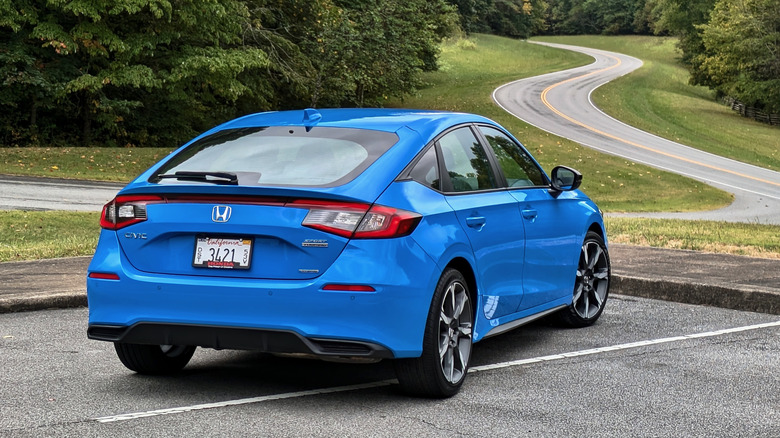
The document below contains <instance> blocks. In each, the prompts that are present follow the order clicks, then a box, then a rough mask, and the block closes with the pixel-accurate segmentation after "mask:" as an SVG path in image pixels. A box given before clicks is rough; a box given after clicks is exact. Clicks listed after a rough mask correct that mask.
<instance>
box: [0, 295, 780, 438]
mask: <svg viewBox="0 0 780 438" xmlns="http://www.w3.org/2000/svg"><path fill="white" fill-rule="evenodd" d="M86 318H87V310H86V309H85V308H75V309H61V310H45V311H36V312H21V313H7V314H3V315H0V338H1V341H2V344H1V345H2V351H3V354H2V355H0V369H2V370H3V373H2V374H0V388H2V389H1V390H0V399H1V400H3V401H2V402H0V435H2V436H4V437H5V436H9V437H16V436H139V435H143V436H193V435H197V436H274V437H276V436H290V437H292V436H296V437H297V436H487V435H491V436H556V437H559V436H584V435H587V436H766V437H770V436H771V437H774V436H777V431H778V430H780V401H779V400H778V397H777V394H778V393H779V392H780V379H778V378H777V376H778V375H780V361H779V360H778V358H780V355H779V354H778V353H779V352H780V318H778V317H777V316H775V315H769V314H761V313H752V312H743V311H735V310H729V309H720V308H714V307H706V306H695V305H688V304H680V303H672V302H666V301H657V300H649V299H644V298H636V297H629V296H622V295H615V296H613V297H612V299H611V301H610V302H609V303H608V305H607V310H606V312H605V314H604V316H603V317H602V319H601V320H600V321H599V322H598V323H597V324H596V325H595V326H593V327H590V328H585V329H576V330H572V329H563V328H560V327H558V326H556V325H554V324H552V323H550V322H549V321H542V322H539V323H536V324H532V325H529V326H526V327H523V328H520V329H518V330H515V331H512V332H509V333H507V334H505V335H502V336H498V337H495V338H491V339H488V340H486V341H484V342H481V343H478V344H477V345H476V348H475V351H474V358H473V360H474V368H473V370H472V373H471V374H470V375H469V377H468V380H467V382H466V384H465V386H464V387H463V390H462V391H461V393H460V394H458V395H457V396H455V397H453V398H450V399H447V400H427V399H415V398H408V397H405V396H403V395H400V394H399V393H398V392H397V391H396V388H395V386H394V382H393V374H392V367H391V366H390V364H389V363H388V362H380V363H378V364H371V365H366V364H337V363H327V362H320V361H311V360H302V359H290V358H277V357H273V356H268V355H263V354H259V353H254V352H237V351H214V350H203V349H199V350H198V351H197V352H196V354H195V357H194V359H193V361H192V362H191V363H190V365H189V366H188V367H187V368H186V369H185V372H184V373H183V374H181V375H179V376H176V377H143V376H139V375H135V374H133V373H131V372H129V371H127V370H126V369H125V368H124V367H123V366H122V365H121V363H119V361H118V359H117V358H116V355H115V354H114V351H113V347H112V346H111V344H108V343H103V342H96V341H89V340H87V339H86V335H85V330H86V323H85V322H86Z"/></svg>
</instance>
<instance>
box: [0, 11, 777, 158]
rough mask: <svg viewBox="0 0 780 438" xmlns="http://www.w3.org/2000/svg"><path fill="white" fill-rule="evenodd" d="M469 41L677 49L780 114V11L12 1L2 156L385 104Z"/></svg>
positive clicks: (716, 79)
mask: <svg viewBox="0 0 780 438" xmlns="http://www.w3.org/2000/svg"><path fill="white" fill-rule="evenodd" d="M461 32H465V33H472V32H487V33H495V34H498V35H505V36H509V37H514V38H527V37H530V36H532V35H539V34H583V33H587V34H662V35H674V36H678V37H680V46H681V49H682V52H683V56H682V61H683V62H684V63H685V64H686V66H688V68H689V69H690V71H691V75H692V76H691V78H692V82H693V83H696V84H702V85H707V86H710V87H712V88H713V89H716V90H718V91H719V93H721V94H724V95H729V96H732V97H734V98H736V99H739V100H740V101H742V102H744V103H745V104H747V105H751V106H756V107H759V108H762V109H764V110H767V111H769V112H780V108H778V106H780V83H779V82H780V0H690V1H683V0H404V1H400V0H307V1H302V0H0V82H1V83H2V87H0V145H3V146H12V145H21V146H24V145H31V144H55V145H56V144H71V145H72V144H78V145H95V144H100V145H109V146H115V145H117V146H123V145H137V146H165V147H171V146H175V145H177V144H180V143H181V142H182V141H185V140H186V139H188V138H190V137H191V136H192V135H194V134H196V133H198V132H201V131H203V130H205V129H207V128H209V127H211V126H213V125H214V124H216V123H219V122H222V121H225V120H229V119H231V118H233V117H236V116H238V115H242V114H246V113H250V112H257V111H264V110H273V109H286V108H300V107H307V106H315V107H327V106H377V105H382V104H383V102H385V100H386V99H388V98H389V97H394V96H403V95H404V94H406V93H409V92H412V91H414V89H415V88H416V87H419V86H420V84H421V83H420V77H421V76H420V74H421V73H422V72H425V71H431V70H435V69H436V68H437V64H436V60H437V54H438V47H439V43H440V42H441V41H442V40H443V39H444V38H446V37H448V36H453V35H457V34H460V33H461Z"/></svg>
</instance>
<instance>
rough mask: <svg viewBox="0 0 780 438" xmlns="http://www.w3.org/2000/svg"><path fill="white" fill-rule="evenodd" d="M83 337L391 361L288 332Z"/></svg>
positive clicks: (104, 328) (96, 331)
mask: <svg viewBox="0 0 780 438" xmlns="http://www.w3.org/2000/svg"><path fill="white" fill-rule="evenodd" d="M87 337H89V339H94V340H98V341H109V342H124V343H129V344H152V345H197V346H199V347H207V348H215V349H231V350H258V351H267V352H274V353H301V354H313V355H317V356H335V357H365V358H379V359H386V358H392V357H394V355H393V353H392V352H391V351H390V350H388V349H387V348H385V347H383V346H381V345H378V344H374V343H370V342H360V341H351V340H337V339H322V338H320V339H317V338H306V337H303V336H301V335H299V334H298V333H296V332H294V331H289V330H266V329H258V328H241V327H218V326H207V325H193V324H173V323H149V322H139V323H136V324H133V325H131V326H112V325H100V324H93V325H90V326H89V328H88V329H87Z"/></svg>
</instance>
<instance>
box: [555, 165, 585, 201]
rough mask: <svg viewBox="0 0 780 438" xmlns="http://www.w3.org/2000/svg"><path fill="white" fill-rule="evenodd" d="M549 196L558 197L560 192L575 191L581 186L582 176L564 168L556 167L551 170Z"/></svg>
mask: <svg viewBox="0 0 780 438" xmlns="http://www.w3.org/2000/svg"><path fill="white" fill-rule="evenodd" d="M551 179H552V181H550V194H551V195H553V196H554V197H556V198H557V197H558V195H560V194H561V193H562V192H568V191H571V190H576V189H578V188H579V187H580V184H582V174H581V173H579V172H577V171H576V170H574V169H572V168H571V167H566V166H556V167H555V168H554V169H553V170H552V175H551Z"/></svg>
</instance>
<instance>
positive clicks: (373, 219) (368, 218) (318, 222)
mask: <svg viewBox="0 0 780 438" xmlns="http://www.w3.org/2000/svg"><path fill="white" fill-rule="evenodd" d="M291 205H292V206H294V207H300V208H307V209H309V213H308V214H307V215H306V218H305V219H304V220H303V223H302V225H303V226H306V227H310V228H314V229H317V230H321V231H326V232H328V233H333V234H337V235H339V236H342V237H347V238H352V239H387V238H391V237H403V236H407V235H409V234H411V233H412V231H414V228H415V227H416V226H417V224H418V223H419V222H420V219H421V218H422V216H420V215H419V214H417V213H413V212H411V211H406V210H400V209H397V208H390V207H384V206H381V205H374V206H372V207H370V208H369V206H368V205H367V204H360V203H346V202H345V203H334V202H315V201H303V200H301V201H294V202H292V204H291Z"/></svg>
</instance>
